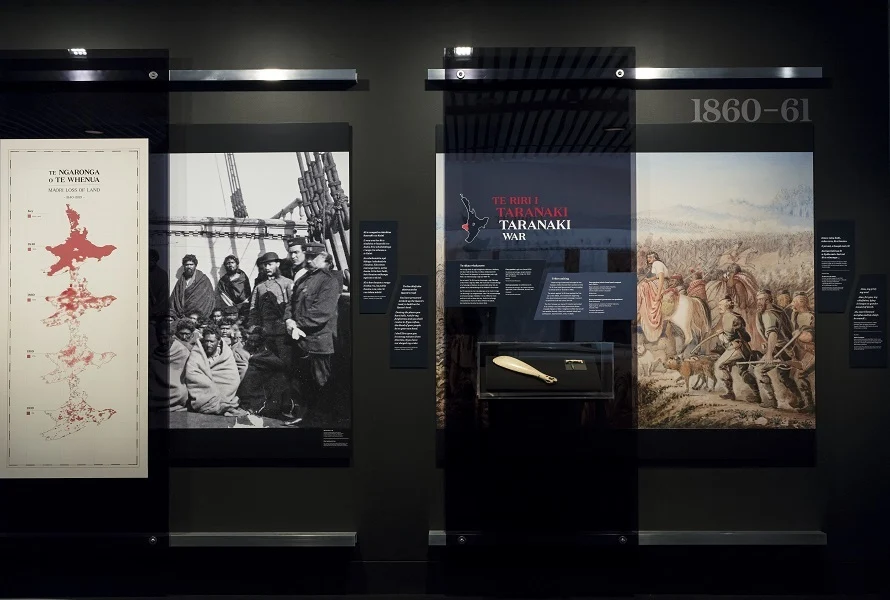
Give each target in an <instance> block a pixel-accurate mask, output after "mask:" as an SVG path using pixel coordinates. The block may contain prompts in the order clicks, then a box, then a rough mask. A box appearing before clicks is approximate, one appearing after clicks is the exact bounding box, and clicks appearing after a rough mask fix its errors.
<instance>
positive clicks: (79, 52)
mask: <svg viewBox="0 0 890 600" xmlns="http://www.w3.org/2000/svg"><path fill="white" fill-rule="evenodd" d="M68 54H70V55H71V56H86V55H87V51H86V48H68Z"/></svg>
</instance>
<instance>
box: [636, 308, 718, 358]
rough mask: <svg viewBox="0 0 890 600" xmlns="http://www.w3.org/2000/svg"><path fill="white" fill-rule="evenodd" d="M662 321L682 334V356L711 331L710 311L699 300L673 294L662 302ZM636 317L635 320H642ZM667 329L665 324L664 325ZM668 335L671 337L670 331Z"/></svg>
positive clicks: (640, 316)
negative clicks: (671, 325)
mask: <svg viewBox="0 0 890 600" xmlns="http://www.w3.org/2000/svg"><path fill="white" fill-rule="evenodd" d="M661 311H662V313H661V314H662V319H664V321H667V322H668V323H671V324H673V325H674V326H676V327H677V329H679V330H680V331H681V333H682V334H683V349H682V350H681V351H680V352H679V354H682V353H683V352H684V351H685V350H686V349H688V348H689V347H690V346H691V345H693V344H695V343H697V342H698V341H700V340H702V339H703V338H704V337H705V336H706V335H707V334H708V332H709V331H710V330H711V311H710V309H709V307H708V305H707V303H705V302H704V301H703V300H702V299H701V298H695V297H690V296H685V295H683V294H674V295H671V296H670V299H668V297H665V299H664V300H663V301H662V304H661ZM642 318H643V316H642V315H637V319H642ZM665 326H666V327H667V324H665ZM667 333H668V335H673V334H672V332H671V331H670V329H668V330H667Z"/></svg>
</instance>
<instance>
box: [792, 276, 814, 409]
mask: <svg viewBox="0 0 890 600" xmlns="http://www.w3.org/2000/svg"><path fill="white" fill-rule="evenodd" d="M791 307H792V310H793V312H792V313H791V327H792V329H793V330H794V332H793V335H794V337H796V339H795V340H794V356H795V358H797V360H798V361H799V362H800V366H801V367H802V368H801V369H798V370H797V371H796V377H795V378H796V380H797V387H798V388H800V391H801V394H802V395H803V400H804V405H803V406H802V407H801V410H802V411H806V412H812V411H814V410H815V409H816V403H815V401H814V399H813V386H812V384H811V383H810V375H812V374H813V373H815V371H816V317H815V315H814V314H813V310H812V308H810V298H809V296H807V293H806V292H795V293H794V298H793V299H792V300H791Z"/></svg>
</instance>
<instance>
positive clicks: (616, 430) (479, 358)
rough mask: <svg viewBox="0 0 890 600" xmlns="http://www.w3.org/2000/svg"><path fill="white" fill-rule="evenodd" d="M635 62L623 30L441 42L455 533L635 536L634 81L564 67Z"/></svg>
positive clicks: (445, 328) (525, 539) (444, 399)
mask: <svg viewBox="0 0 890 600" xmlns="http://www.w3.org/2000/svg"><path fill="white" fill-rule="evenodd" d="M517 65H524V70H523V71H522V72H523V73H525V75H526V77H525V78H524V79H522V78H521V77H513V76H512V75H511V73H516V72H519V70H518V69H516V66H517ZM632 65H633V51H632V49H627V48H560V49H543V48H475V47H474V48H472V49H457V48H454V49H448V50H446V57H445V61H444V64H443V66H444V67H445V69H444V77H445V83H444V84H443V85H444V90H443V91H442V92H441V95H442V99H443V124H442V127H441V128H439V130H438V131H437V143H438V150H439V152H438V156H437V179H438V188H439V193H438V197H437V221H436V227H437V263H436V270H437V324H436V326H437V335H436V340H437V349H436V350H437V365H436V367H437V387H438V389H437V396H438V398H437V412H438V417H439V418H438V421H439V422H440V423H442V429H443V431H442V435H441V436H440V464H442V466H443V468H444V473H443V475H444V494H445V507H444V508H445V526H446V527H445V530H446V531H445V533H446V536H447V537H446V545H455V546H458V545H472V546H478V547H482V546H485V545H489V544H494V545H496V546H498V547H505V545H508V544H510V545H515V546H518V547H522V546H526V545H532V546H534V545H535V544H539V543H545V542H544V540H549V542H546V543H550V544H556V545H565V546H581V547H588V548H589V547H597V546H603V547H610V546H611V547H613V548H616V549H617V548H622V549H629V548H631V547H633V546H635V535H634V531H635V530H636V525H635V521H636V510H635V509H631V508H630V507H632V506H636V504H637V502H636V499H635V493H636V487H637V484H636V477H637V460H636V449H637V448H636V443H635V430H634V426H635V423H634V407H633V389H632V386H630V385H628V383H629V382H630V381H631V380H630V377H631V376H632V371H633V352H632V349H633V346H632V331H631V325H630V321H631V319H632V318H633V313H634V308H635V297H634V293H633V292H634V289H635V283H636V281H635V277H634V274H633V272H632V260H631V252H630V248H631V247H632V245H633V239H632V235H633V183H634V181H633V173H634V167H633V153H632V152H631V150H632V145H631V140H632V137H631V136H630V135H629V132H630V131H632V129H633V121H632V119H633V116H632V113H631V107H632V92H631V91H629V90H627V89H619V88H616V87H614V86H613V87H610V86H608V85H603V86H602V87H599V86H598V87H596V88H583V87H580V86H579V85H578V83H579V82H578V80H576V81H575V82H574V83H573V82H571V81H567V80H569V79H571V77H572V76H574V77H576V78H577V79H583V77H584V75H583V74H584V73H589V72H593V71H597V70H602V69H604V68H609V69H613V70H614V69H620V68H629V67H630V66H632ZM511 69H512V71H511ZM549 73H553V74H552V75H548V74H549ZM471 80H472V81H471ZM567 97H570V98H571V99H567ZM600 487H607V488H609V489H610V490H612V493H611V494H610V495H608V496H603V495H602V494H598V493H597V492H596V489H597V488H600ZM518 498H522V500H521V501H518V500H517V499H518ZM532 505H534V506H535V507H536V508H535V510H534V511H530V510H529V507H530V506H532ZM461 540H463V541H461Z"/></svg>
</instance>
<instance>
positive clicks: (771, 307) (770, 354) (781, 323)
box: [752, 289, 803, 408]
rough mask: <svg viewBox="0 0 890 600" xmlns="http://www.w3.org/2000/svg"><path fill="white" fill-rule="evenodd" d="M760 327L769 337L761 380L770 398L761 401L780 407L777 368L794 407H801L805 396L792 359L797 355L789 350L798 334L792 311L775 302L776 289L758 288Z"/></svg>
mask: <svg viewBox="0 0 890 600" xmlns="http://www.w3.org/2000/svg"><path fill="white" fill-rule="evenodd" d="M757 331H758V332H759V333H760V335H761V336H762V337H763V338H764V339H765V340H766V344H765V346H766V347H765V348H764V352H765V353H764V355H763V360H761V361H759V362H760V377H759V381H760V385H761V386H763V389H764V391H765V392H766V401H765V402H764V401H762V400H761V404H762V405H763V406H764V407H765V408H778V404H777V402H776V392H775V390H774V389H773V382H772V379H770V376H769V373H770V371H772V370H774V369H775V371H776V375H778V376H779V381H781V382H782V384H783V385H784V386H785V387H786V388H788V391H790V392H791V395H792V397H793V399H792V400H791V403H790V404H791V407H792V408H801V407H802V406H803V400H802V398H801V394H800V389H799V388H798V387H797V383H796V382H795V380H794V377H792V375H791V365H790V361H792V360H794V358H795V357H794V356H793V354H791V352H790V351H789V348H790V347H791V344H792V343H793V342H794V341H795V339H796V337H795V336H794V332H792V330H791V321H790V320H789V319H788V313H786V312H785V311H784V310H782V309H781V308H780V307H779V306H778V305H777V304H775V303H774V302H773V293H772V291H770V290H767V289H763V290H760V291H759V292H757ZM777 348H778V349H779V350H778V352H777V351H776V349H777ZM752 364H756V363H752Z"/></svg>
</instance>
